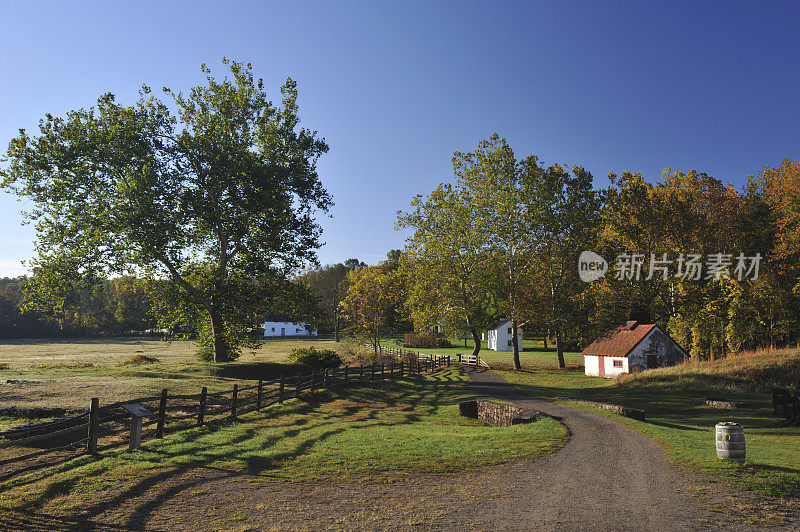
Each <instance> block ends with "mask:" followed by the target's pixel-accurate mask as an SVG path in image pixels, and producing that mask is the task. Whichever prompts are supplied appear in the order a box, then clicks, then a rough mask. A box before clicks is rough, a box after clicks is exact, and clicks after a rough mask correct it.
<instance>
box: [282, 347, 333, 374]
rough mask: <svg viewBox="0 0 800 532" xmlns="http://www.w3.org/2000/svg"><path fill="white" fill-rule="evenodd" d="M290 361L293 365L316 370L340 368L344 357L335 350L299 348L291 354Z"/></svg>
mask: <svg viewBox="0 0 800 532" xmlns="http://www.w3.org/2000/svg"><path fill="white" fill-rule="evenodd" d="M289 361H290V362H292V363H293V364H300V365H301V366H308V367H311V368H314V369H325V368H335V367H338V366H340V365H341V363H342V357H341V356H339V353H337V352H336V351H334V350H333V349H317V348H315V347H298V348H297V349H293V350H292V352H291V353H290V354H289Z"/></svg>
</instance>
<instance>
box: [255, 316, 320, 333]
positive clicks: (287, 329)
mask: <svg viewBox="0 0 800 532" xmlns="http://www.w3.org/2000/svg"><path fill="white" fill-rule="evenodd" d="M316 335H317V331H316V330H315V329H311V327H309V326H308V325H307V324H305V323H303V322H299V321H291V320H290V319H289V318H287V317H285V316H267V319H266V321H265V322H264V336H265V337H272V336H316Z"/></svg>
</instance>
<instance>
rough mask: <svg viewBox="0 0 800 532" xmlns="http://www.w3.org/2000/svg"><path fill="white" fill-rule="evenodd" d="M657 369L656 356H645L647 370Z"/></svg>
mask: <svg viewBox="0 0 800 532" xmlns="http://www.w3.org/2000/svg"><path fill="white" fill-rule="evenodd" d="M657 367H658V355H647V369H653V368H657Z"/></svg>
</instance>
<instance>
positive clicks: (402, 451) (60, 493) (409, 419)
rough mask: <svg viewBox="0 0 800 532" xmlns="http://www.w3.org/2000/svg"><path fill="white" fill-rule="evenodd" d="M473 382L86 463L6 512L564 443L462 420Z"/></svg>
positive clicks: (460, 459) (262, 421) (560, 431)
mask: <svg viewBox="0 0 800 532" xmlns="http://www.w3.org/2000/svg"><path fill="white" fill-rule="evenodd" d="M464 381H465V376H464V375H463V374H462V373H461V372H460V371H459V370H457V369H455V368H447V369H444V370H442V371H439V372H437V373H435V374H433V375H430V376H425V377H414V378H409V379H404V380H401V381H400V382H399V383H398V384H395V385H393V384H389V383H384V384H382V385H380V386H374V387H365V388H361V389H358V388H356V389H348V390H345V391H343V392H342V393H341V394H339V393H336V392H335V391H333V392H331V393H324V394H323V393H320V394H318V395H317V396H315V397H312V398H310V399H304V400H291V401H289V402H287V403H285V404H284V405H276V406H275V407H271V408H269V409H266V410H264V411H261V412H254V413H251V414H246V415H244V416H242V417H241V419H240V420H239V421H238V422H219V423H212V424H209V425H208V426H206V427H203V428H200V429H192V430H187V431H184V432H182V433H178V434H175V435H172V436H169V437H166V438H164V439H162V440H151V441H147V442H145V443H144V444H143V446H142V449H141V450H140V451H137V452H134V453H128V452H125V451H123V450H120V451H114V452H106V453H104V454H103V456H102V457H101V458H100V459H93V458H90V457H80V458H77V459H74V460H72V461H70V462H68V463H65V464H62V465H61V466H57V467H55V468H52V469H50V470H46V471H42V472H39V473H36V474H32V475H30V476H27V477H23V478H19V479H15V480H12V481H8V482H6V483H5V484H0V491H2V492H3V497H2V498H0V508H5V509H15V510H23V511H34V512H38V511H42V512H48V513H56V514H58V513H61V514H70V513H74V512H75V511H76V510H77V509H82V510H86V509H89V510H93V509H97V508H100V507H108V506H113V505H114V504H115V501H121V500H124V499H126V498H127V497H130V496H133V495H134V494H136V493H139V492H141V490H144V489H148V490H167V489H169V490H173V491H174V490H176V489H197V487H198V486H201V485H202V478H203V475H204V474H209V475H212V474H217V473H219V472H223V473H224V474H225V475H226V476H227V477H229V478H231V479H232V480H246V481H247V482H274V481H310V480H314V481H328V480H341V479H348V478H350V479H363V478H369V479H380V478H386V479H390V478H392V477H393V476H395V475H399V474H408V473H430V472H451V471H459V470H464V469H474V468H477V467H480V466H485V465H490V464H497V463H501V462H507V461H511V460H517V459H522V458H528V457H532V456H536V455H539V454H542V453H547V452H552V451H554V450H556V449H558V448H559V447H560V446H561V445H562V444H563V442H564V441H565V438H566V431H565V429H564V428H563V426H561V425H560V424H559V423H558V422H556V421H554V420H552V419H550V418H544V419H541V420H539V421H537V422H535V423H532V424H529V425H518V426H514V427H507V428H494V427H488V426H485V425H483V424H481V423H479V422H477V420H471V419H467V418H462V417H460V416H459V415H458V404H457V403H458V401H460V400H464V399H468V398H473V397H474V396H473V395H472V394H471V393H470V392H469V391H467V390H466V389H465V387H464ZM184 482H185V484H183V483H184Z"/></svg>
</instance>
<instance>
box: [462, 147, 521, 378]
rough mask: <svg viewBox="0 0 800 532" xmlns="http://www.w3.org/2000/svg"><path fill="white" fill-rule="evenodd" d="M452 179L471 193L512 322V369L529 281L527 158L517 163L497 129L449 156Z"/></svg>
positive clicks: (517, 362)
mask: <svg viewBox="0 0 800 532" xmlns="http://www.w3.org/2000/svg"><path fill="white" fill-rule="evenodd" d="M453 168H454V170H455V176H456V180H457V181H458V182H459V183H461V186H463V187H464V189H465V190H468V191H469V192H470V198H471V203H472V208H473V212H472V215H473V216H475V217H476V221H475V223H476V224H477V227H478V231H479V233H480V234H482V235H483V236H484V239H485V242H486V245H487V247H488V250H489V252H490V254H491V255H492V259H491V263H492V264H493V268H494V276H495V279H496V283H497V284H496V286H495V288H494V290H495V293H497V294H498V295H499V296H500V298H501V299H502V300H503V301H504V303H505V312H504V313H505V316H506V318H507V319H508V320H509V321H511V323H512V342H511V343H512V350H513V351H512V353H513V362H514V369H520V368H521V367H522V365H521V363H520V358H519V342H518V328H519V327H518V325H519V322H520V319H521V316H522V305H521V303H522V298H521V295H522V292H523V290H524V289H525V287H526V286H527V283H529V280H528V274H529V272H530V267H531V265H532V258H533V239H532V238H531V234H530V233H529V231H528V229H529V227H530V225H531V223H530V221H531V219H530V213H529V211H528V210H527V207H528V203H527V202H526V201H525V196H526V194H527V193H528V191H527V190H526V189H525V186H526V183H528V179H527V176H526V175H525V173H526V172H528V171H529V170H530V169H531V165H530V164H528V161H527V160H523V161H519V162H518V161H517V159H516V157H515V155H514V150H513V149H511V146H509V145H508V143H507V142H506V140H505V139H503V138H501V137H500V136H499V135H498V134H497V133H495V134H494V135H492V136H491V137H490V138H489V139H486V140H483V141H481V142H480V143H479V144H478V148H477V149H476V150H475V151H473V152H469V153H460V152H456V153H455V155H454V156H453Z"/></svg>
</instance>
